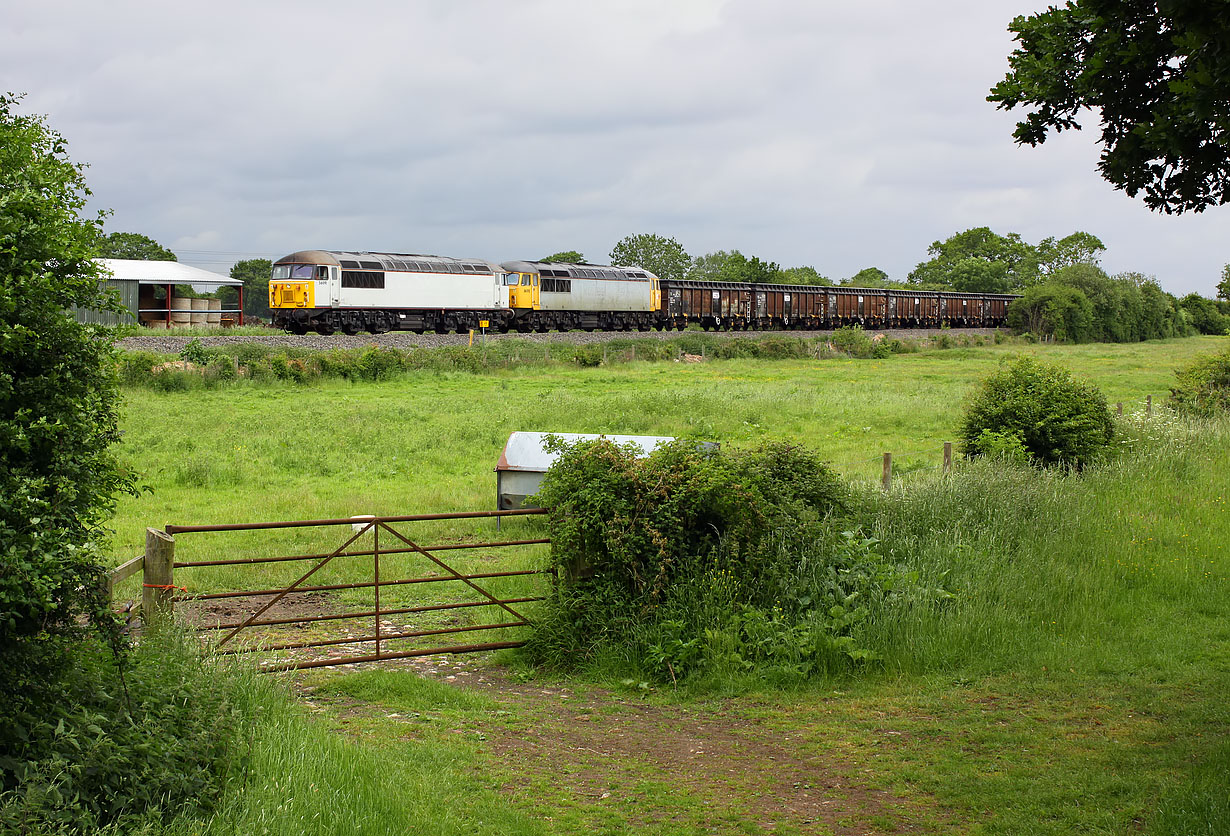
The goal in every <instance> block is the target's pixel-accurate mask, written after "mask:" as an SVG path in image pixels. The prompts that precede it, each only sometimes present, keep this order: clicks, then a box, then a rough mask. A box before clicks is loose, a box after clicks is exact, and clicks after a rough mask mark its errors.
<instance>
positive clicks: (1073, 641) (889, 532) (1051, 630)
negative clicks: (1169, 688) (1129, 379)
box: [865, 416, 1230, 675]
mask: <svg viewBox="0 0 1230 836" xmlns="http://www.w3.org/2000/svg"><path fill="white" fill-rule="evenodd" d="M1121 435H1122V437H1123V441H1125V442H1127V443H1128V444H1129V445H1130V446H1131V448H1132V449H1130V450H1127V451H1125V452H1124V453H1123V454H1121V455H1119V456H1116V457H1114V458H1112V459H1111V460H1109V461H1105V462H1102V463H1100V464H1098V465H1095V466H1093V467H1090V468H1088V469H1087V470H1086V471H1084V472H1083V473H1081V474H1080V475H1079V476H1077V475H1071V474H1064V473H1060V472H1047V471H1038V470H1036V469H1034V468H1030V467H1027V466H1016V465H1012V464H1010V463H1005V462H995V461H984V462H978V463H970V464H966V465H964V466H963V467H962V468H961V469H960V471H959V472H958V473H957V474H956V475H955V476H953V477H951V478H932V479H930V480H927V481H925V482H918V483H915V484H913V485H911V486H910V487H908V488H906V489H903V490H898V491H895V492H893V493H891V494H889V495H887V496H878V495H876V494H874V493H873V494H870V496H871V497H872V498H871V499H870V501H869V512H870V514H871V516H872V519H873V521H874V522H873V526H874V528H873V531H874V532H875V534H876V536H877V537H878V538H879V539H880V540H881V541H882V543H883V544H884V546H885V548H886V549H888V550H889V553H890V554H891V556H892V557H893V559H894V560H897V561H899V562H900V563H901V564H902V565H904V566H905V567H906V568H907V569H908V570H909V571H912V572H917V573H918V575H919V576H920V577H921V578H922V579H923V580H924V582H930V583H936V584H938V583H943V584H944V585H945V587H946V588H948V589H949V590H951V591H952V592H953V593H955V597H954V598H952V599H947V600H945V601H943V602H942V603H936V604H933V605H931V606H925V607H912V608H909V609H902V610H885V611H883V612H882V614H881V617H880V618H879V619H877V620H874V621H872V622H869V623H868V624H867V625H866V628H865V629H866V630H867V634H866V636H865V640H866V641H867V642H869V643H870V644H871V645H872V646H875V647H877V648H879V649H880V650H881V652H882V653H883V654H884V655H885V659H886V664H887V665H888V666H889V667H890V668H892V669H895V670H899V671H902V672H910V673H920V672H927V671H934V670H965V671H970V672H975V673H985V672H991V671H1003V670H1021V669H1025V670H1029V669H1040V668H1044V667H1045V668H1049V669H1062V670H1069V669H1072V668H1076V669H1080V670H1082V671H1086V672H1127V671H1139V670H1145V669H1147V670H1150V671H1153V672H1155V673H1158V674H1159V675H1160V674H1161V673H1162V672H1165V671H1167V670H1172V669H1175V668H1176V667H1178V668H1182V667H1185V666H1186V665H1189V664H1190V663H1191V662H1192V661H1193V658H1194V657H1195V656H1198V655H1199V654H1202V653H1206V652H1207V645H1206V643H1205V642H1203V641H1194V640H1193V637H1192V635H1191V632H1190V631H1193V630H1194V631H1197V632H1201V631H1205V630H1208V631H1212V632H1213V633H1224V632H1225V628H1224V626H1222V625H1221V624H1220V621H1221V618H1222V617H1223V616H1224V613H1223V612H1222V611H1223V609H1224V603H1225V596H1226V592H1227V574H1228V567H1227V565H1226V562H1225V558H1224V555H1223V554H1222V552H1221V549H1222V544H1223V543H1224V538H1225V536H1226V534H1227V533H1228V532H1227V527H1226V525H1225V523H1224V518H1222V517H1220V516H1219V515H1220V514H1224V508H1225V501H1226V498H1227V497H1230V468H1227V467H1226V456H1225V453H1224V450H1225V445H1226V442H1227V441H1228V440H1230V430H1228V428H1227V426H1226V424H1225V422H1219V423H1200V424H1192V423H1183V422H1178V421H1175V420H1173V419H1171V418H1168V417H1165V416H1159V417H1157V418H1154V419H1153V420H1152V421H1150V422H1145V423H1139V422H1138V423H1136V424H1135V425H1134V426H1133V425H1132V423H1131V421H1130V420H1129V421H1124V422H1122V424H1121ZM1176 621H1177V622H1180V623H1183V624H1184V625H1185V629H1184V630H1175V629H1173V624H1174V623H1175V622H1176Z"/></svg>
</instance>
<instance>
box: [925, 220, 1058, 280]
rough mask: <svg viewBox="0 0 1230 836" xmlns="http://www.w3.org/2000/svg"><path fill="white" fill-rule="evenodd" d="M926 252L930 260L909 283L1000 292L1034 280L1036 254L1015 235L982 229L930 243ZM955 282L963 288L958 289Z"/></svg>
mask: <svg viewBox="0 0 1230 836" xmlns="http://www.w3.org/2000/svg"><path fill="white" fill-rule="evenodd" d="M927 253H928V254H929V255H930V256H931V260H930V261H924V262H922V263H921V264H919V265H918V266H917V267H915V268H914V269H913V270H912V271H911V272H910V275H909V280H910V282H911V283H912V284H917V285H928V286H937V287H953V288H956V289H958V290H970V291H972V290H982V291H985V292H994V293H999V292H1005V291H1008V290H1014V289H1017V288H1021V287H1027V286H1029V285H1030V284H1033V283H1034V281H1036V279H1037V273H1038V267H1037V252H1036V250H1035V249H1034V248H1033V247H1031V246H1030V245H1029V244H1027V243H1025V242H1024V241H1023V240H1021V236H1020V235H1017V234H1016V233H1015V232H1010V233H1008V234H1007V235H998V234H996V233H994V232H992V231H991V230H990V229H988V228H987V227H985V226H981V227H976V228H974V229H967V230H965V231H964V232H958V233H957V234H956V235H953V236H952V237H950V238H949V239H948V240H946V241H936V242H934V243H932V245H931V246H930V247H928V248H927ZM975 262H982V263H981V264H977V263H975ZM958 281H959V282H961V283H962V284H963V285H966V286H964V287H957V282H958Z"/></svg>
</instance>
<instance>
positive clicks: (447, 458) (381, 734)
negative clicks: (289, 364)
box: [111, 338, 1230, 834]
mask: <svg viewBox="0 0 1230 836" xmlns="http://www.w3.org/2000/svg"><path fill="white" fill-rule="evenodd" d="M1223 343H1224V340H1218V339H1216V338H1197V339H1187V340H1173V341H1163V342H1150V343H1144V344H1136V345H1083V346H1058V347H1057V346H1036V345H1035V346H1024V345H1014V346H986V347H981V348H956V349H950V350H946V351H939V350H932V351H926V352H922V353H918V354H902V355H895V356H892V357H889V358H887V359H883V360H853V359H824V360H815V361H803V360H791V361H765V360H722V361H712V360H711V361H709V362H705V363H696V364H684V363H672V362H660V363H641V362H634V363H623V364H618V365H611V366H600V367H593V368H574V367H568V366H564V365H550V366H543V367H524V368H518V367H511V368H505V369H496V370H490V371H486V372H482V373H468V372H450V371H429V372H422V373H414V374H408V375H402V376H398V377H396V378H394V379H391V380H384V381H379V382H357V383H351V382H341V381H317V382H313V383H311V384H307V385H303V384H299V385H296V384H293V383H289V382H268V383H264V382H262V383H255V382H251V381H236V382H234V383H233V384H226V385H222V386H219V387H217V388H211V389H205V390H196V391H186V392H158V391H153V390H150V389H146V388H130V389H127V390H126V398H127V404H126V412H125V417H124V422H123V425H124V431H125V435H124V442H123V445H122V449H121V455H122V457H123V459H124V460H125V461H126V462H127V463H128V464H130V466H132V467H133V468H135V469H136V470H137V471H138V472H139V473H140V474H141V482H142V484H144V485H147V486H148V487H149V490H148V491H146V492H144V493H143V494H142V495H141V496H139V497H135V498H128V499H125V500H123V501H122V502H121V505H120V507H119V509H118V513H117V517H116V520H115V534H114V536H113V538H112V543H111V552H112V558H113V562H115V563H117V564H118V563H119V562H121V561H123V560H125V559H127V558H128V557H131V556H132V555H134V554H136V553H138V552H139V551H140V550H141V547H142V544H143V542H144V534H143V532H144V529H145V527H146V526H155V527H161V526H162V525H165V524H166V523H175V524H193V523H232V522H259V521H267V520H282V519H288V520H289V519H311V518H330V517H348V516H351V515H355V514H388V515H393V514H409V513H430V512H443V511H458V510H482V509H488V508H490V507H492V504H493V501H494V474H493V473H492V468H493V467H494V464H495V462H496V459H497V458H498V456H499V452H500V450H501V448H502V446H503V443H504V441H505V440H506V439H507V436H508V433H509V432H512V431H514V430H541V431H548V430H549V431H557V432H592V433H599V432H602V433H612V434H616V433H618V434H646V435H674V436H686V437H694V438H699V439H705V440H716V441H719V442H721V443H722V444H723V445H733V446H741V447H746V446H755V445H756V444H758V443H759V442H761V441H764V440H769V439H785V440H790V441H795V442H799V443H802V444H806V445H808V446H810V447H812V448H813V449H816V450H818V451H819V452H820V453H821V454H822V456H823V457H824V458H825V459H827V460H828V461H829V462H830V463H831V464H832V466H833V467H834V468H835V469H836V470H838V471H839V472H840V473H842V474H843V475H845V476H846V477H847V478H849V479H850V480H851V481H852V482H854V483H855V484H856V485H860V486H862V487H864V488H865V489H866V490H865V492H864V494H863V495H864V496H865V497H866V499H865V502H866V507H867V509H868V514H869V515H870V516H869V519H871V520H872V524H871V527H870V530H869V531H868V532H866V533H868V534H869V535H872V536H875V537H877V538H879V540H880V541H881V542H882V543H884V544H885V545H886V547H887V548H888V549H889V550H890V552H891V553H892V554H893V556H894V558H895V559H897V560H899V561H900V562H901V564H902V565H903V566H907V567H908V568H909V569H910V570H911V571H913V572H915V573H918V574H919V575H922V576H927V577H930V578H933V579H935V580H936V582H937V583H942V584H943V585H944V586H945V588H946V589H948V590H951V592H952V595H953V597H952V599H951V601H949V602H947V603H946V604H945V605H944V606H943V607H930V608H927V607H920V608H918V609H917V610H912V611H907V612H902V613H898V614H895V615H894V616H893V617H892V618H890V619H885V620H883V621H877V622H873V623H869V624H867V625H865V626H864V627H863V630H864V631H865V632H864V638H865V639H866V640H867V641H869V642H872V643H874V644H875V646H876V647H878V648H880V649H881V652H882V655H883V657H884V658H883V661H882V663H881V664H880V665H878V666H875V667H869V668H866V669H863V670H861V671H859V672H858V673H856V674H852V675H849V676H844V677H838V678H831V679H824V680H822V681H816V682H813V683H810V684H809V685H807V686H805V687H802V688H792V689H788V690H782V689H773V688H766V687H764V686H763V685H760V686H758V685H756V684H755V683H747V682H738V681H731V682H729V683H726V684H725V685H724V686H723V685H719V686H717V687H716V688H710V689H708V690H705V691H699V692H698V691H688V690H686V689H685V690H680V691H675V690H672V689H669V688H654V687H648V685H647V683H645V682H642V681H640V680H639V679H638V678H637V677H636V676H635V675H634V674H635V671H624V670H619V669H618V667H617V666H613V667H611V668H610V669H609V670H603V671H596V672H592V673H591V674H590V675H588V676H584V677H581V678H572V679H565V680H560V679H558V678H556V677H554V676H553V675H552V674H550V673H549V672H544V671H531V670H527V669H525V667H524V666H523V665H521V664H519V663H518V660H517V658H516V656H515V654H505V655H503V656H501V657H499V658H498V659H497V660H496V661H497V662H499V663H501V664H498V665H497V664H495V663H492V662H482V663H477V662H476V663H469V662H466V663H454V662H451V661H439V662H433V663H431V664H430V666H428V667H424V666H422V665H420V666H415V667H410V666H403V667H394V668H388V669H379V670H375V669H368V670H359V671H332V672H319V673H314V674H310V675H300V676H298V677H296V678H293V679H291V680H289V683H290V685H291V687H293V688H294V689H295V692H296V693H297V694H298V695H299V697H300V700H301V702H300V704H299V705H298V706H295V705H292V704H288V703H287V702H286V701H285V699H284V698H282V697H281V696H279V694H280V690H279V689H280V688H281V686H280V684H279V681H275V680H274V679H273V678H271V677H266V678H264V681H267V682H269V683H270V684H269V685H267V686H263V687H265V688H266V690H267V691H268V693H267V694H266V696H265V700H266V703H267V708H266V711H267V713H268V718H269V719H268V721H267V723H266V726H265V728H266V731H265V732H263V733H262V734H261V735H260V736H259V737H258V738H257V739H256V740H254V741H253V744H252V745H253V752H254V770H253V775H252V776H250V777H249V778H248V779H247V780H246V781H245V782H244V784H243V785H242V786H241V787H236V788H234V789H233V790H232V791H231V792H230V793H229V794H228V795H227V796H226V798H225V800H224V804H223V807H222V809H221V811H220V812H219V813H218V814H217V815H216V816H215V817H214V818H213V820H211V821H210V822H207V823H200V822H194V821H190V820H186V819H185V820H180V821H176V822H172V823H171V824H169V825H168V826H167V827H166V829H165V830H166V832H173V833H231V832H268V833H299V832H320V833H325V832H330V833H334V832H336V833H364V834H366V833H373V834H375V833H402V832H410V831H411V830H416V831H417V832H424V833H453V832H491V833H571V832H580V831H582V830H587V831H593V832H599V833H603V832H609V833H617V832H629V831H631V832H646V833H700V832H721V833H893V832H904V831H906V830H911V831H915V832H945V833H947V832H955V833H972V834H983V833H987V834H990V833H1055V834H1060V833H1071V832H1089V833H1126V832H1141V831H1143V832H1146V833H1154V834H1163V833H1219V832H1226V828H1230V802H1227V800H1226V799H1227V798H1228V797H1230V787H1227V783H1226V778H1225V776H1226V774H1227V771H1228V770H1230V738H1228V736H1227V735H1228V732H1230V715H1228V712H1227V708H1226V700H1225V694H1226V693H1227V692H1228V691H1230V688H1228V686H1230V651H1228V650H1227V646H1228V645H1227V642H1228V641H1230V634H1228V633H1227V626H1226V625H1227V624H1230V603H1228V599H1230V596H1228V595H1227V594H1226V593H1227V583H1228V580H1230V559H1228V558H1227V556H1226V555H1225V553H1224V550H1223V547H1222V544H1223V543H1224V542H1225V540H1226V537H1227V535H1228V534H1230V526H1228V525H1227V522H1226V506H1225V502H1226V498H1227V497H1228V496H1230V454H1227V453H1226V452H1225V451H1226V450H1227V443H1226V442H1227V441H1230V428H1228V427H1227V426H1226V425H1225V424H1224V423H1223V424H1216V423H1214V424H1203V425H1191V424H1186V423H1184V422H1178V421H1175V420H1173V419H1171V418H1170V417H1169V416H1168V415H1166V414H1164V413H1163V412H1162V410H1161V409H1160V407H1158V408H1157V411H1156V413H1155V415H1154V416H1153V417H1152V418H1149V419H1146V418H1145V417H1144V416H1143V415H1142V414H1141V413H1142V411H1143V402H1144V399H1145V397H1146V396H1147V395H1152V396H1153V398H1154V401H1155V402H1158V401H1160V400H1161V399H1162V398H1163V397H1164V395H1165V393H1166V391H1167V388H1168V386H1169V385H1171V383H1172V382H1173V370H1174V369H1175V368H1176V367H1178V366H1180V365H1183V364H1185V363H1186V362H1188V361H1189V360H1190V359H1191V358H1193V357H1194V356H1196V355H1198V354H1202V353H1209V352H1211V351H1214V350H1219V349H1221V348H1222V345H1223ZM1020 352H1027V353H1035V354H1040V355H1043V356H1045V357H1046V358H1047V359H1049V360H1052V361H1056V362H1060V363H1063V364H1064V365H1067V366H1068V367H1070V368H1071V369H1072V370H1073V371H1074V372H1075V373H1076V374H1077V375H1078V376H1082V377H1085V378H1087V379H1090V380H1092V381H1093V382H1095V383H1097V384H1098V385H1099V386H1100V387H1101V388H1102V390H1103V392H1104V393H1105V395H1106V397H1107V399H1108V400H1109V401H1110V402H1111V403H1112V404H1113V403H1115V402H1123V403H1124V404H1125V408H1126V411H1127V413H1128V416H1127V417H1126V418H1125V419H1124V420H1123V421H1122V422H1121V430H1122V434H1121V438H1122V439H1123V440H1124V441H1125V442H1126V443H1125V444H1124V445H1123V446H1124V452H1123V454H1122V455H1121V456H1118V457H1116V458H1115V459H1114V460H1112V461H1110V462H1108V463H1106V464H1104V465H1099V466H1098V467H1095V468H1092V469H1090V471H1088V472H1086V473H1085V474H1082V475H1080V476H1053V475H1044V474H1038V473H1034V472H1032V471H1029V470H1028V469H1026V470H1017V469H1012V468H1005V467H994V466H992V467H988V466H972V465H964V464H962V463H959V464H958V469H957V473H956V474H955V476H954V477H953V478H951V479H944V478H943V477H942V476H941V474H940V473H939V470H938V466H939V464H940V456H941V451H942V446H943V443H944V442H945V441H950V440H953V438H954V437H955V428H956V424H957V421H958V418H959V414H960V408H961V404H962V402H963V401H964V399H965V398H966V397H967V395H968V393H969V392H970V391H971V389H972V387H973V386H974V385H976V383H977V382H978V381H979V380H980V379H981V378H982V377H983V376H985V375H986V374H987V373H988V372H989V371H991V370H992V369H993V368H994V367H995V366H996V364H997V363H998V362H999V360H1000V359H1001V358H1002V357H1004V356H1006V355H1009V354H1014V353H1020ZM886 451H891V452H893V453H894V455H895V458H896V462H897V470H896V472H897V474H898V480H897V483H896V484H895V486H894V489H893V491H892V492H890V493H889V494H888V495H887V496H883V495H881V494H880V493H879V491H878V490H877V489H876V488H875V485H876V483H877V482H878V479H879V475H880V458H881V454H882V453H883V452H886ZM491 528H492V526H491V524H490V523H483V524H475V523H464V524H463V523H441V524H434V525H432V526H431V527H430V528H429V527H428V526H427V525H426V524H416V526H415V527H414V528H413V531H414V532H415V534H416V535H417V536H420V537H422V538H423V539H424V541H430V542H442V541H450V540H459V539H464V538H476V537H480V536H481V537H489V536H491V535H492V534H493V533H494V532H492V531H491V530H490V529H491ZM506 528H507V529H509V530H507V531H505V534H507V535H509V536H512V534H515V535H516V536H518V537H520V536H523V535H526V536H530V535H536V534H538V533H540V532H541V530H542V523H541V522H540V521H538V520H529V519H527V520H518V521H509V522H508V523H507V524H506ZM510 531H511V532H512V534H510ZM198 537H199V538H200V539H199V540H198V539H196V538H198ZM313 538H315V539H313ZM179 539H180V540H181V543H180V549H181V552H182V559H216V558H218V557H220V556H225V555H229V554H233V553H236V552H238V551H243V552H244V553H250V552H253V551H261V550H268V551H271V552H281V553H293V552H296V551H298V550H311V549H313V548H317V547H319V546H320V540H319V535H318V534H315V533H311V532H309V531H306V530H297V531H294V532H290V533H287V534H284V535H278V536H263V537H258V536H256V535H250V534H226V535H221V534H219V535H187V536H181V538H179ZM333 541H334V542H333V545H334V546H336V545H337V541H338V538H337V536H336V533H334V535H333ZM496 559H499V560H504V558H503V557H499V558H497V557H496V556H495V555H491V554H481V553H480V554H478V555H475V556H473V557H470V558H466V559H464V560H462V561H460V562H459V564H458V565H459V567H465V568H470V567H477V566H483V565H490V563H491V562H492V561H493V560H496ZM540 559H541V554H540V553H536V552H535V551H534V549H532V548H531V549H524V550H523V551H521V552H518V553H517V554H516V556H513V557H510V558H508V559H507V560H508V564H507V565H512V566H532V565H535V562H536V561H538V560H540ZM406 562H407V566H406V567H405V568H407V569H408V568H409V567H408V563H409V559H406ZM501 565H505V564H504V563H501ZM402 568H403V567H401V566H399V565H397V564H390V568H389V571H390V572H392V571H397V570H400V569H402ZM291 571H292V570H289V569H281V568H277V569H268V568H266V569H264V570H261V573H260V576H259V583H260V584H265V583H273V582H275V581H279V580H282V579H284V578H286V577H288V576H289V574H290V573H291ZM360 571H361V570H360V569H347V568H344V567H340V566H339V567H338V568H337V569H336V574H334V575H332V576H330V577H331V578H333V579H346V578H352V577H357V573H359V572H360ZM252 582H253V580H252V576H251V570H250V569H249V570H247V574H246V575H245V574H244V572H243V571H241V570H237V569H213V570H189V571H184V572H182V573H181V574H179V575H177V577H176V583H180V584H184V585H186V586H188V587H189V588H190V589H192V590H194V591H195V590H203V589H215V588H226V587H238V588H243V587H245V586H249V587H250V586H251V585H252ZM519 583H520V582H517V583H513V584H510V586H509V587H508V589H509V590H510V591H513V592H515V591H517V590H518V589H521V588H522V587H520V586H519V585H518V584H519ZM135 594H136V587H135V582H130V583H129V584H127V585H125V586H121V588H120V589H119V591H118V595H119V597H121V598H123V597H124V596H126V595H127V596H133V595H135ZM343 597H345V596H343ZM346 600H347V602H349V603H357V602H358V597H357V595H356V596H351V597H350V598H348V599H346ZM428 671H434V672H435V674H436V675H434V676H433V675H428V676H421V675H420V673H426V672H428ZM449 671H455V672H456V673H457V674H458V675H457V676H456V677H455V678H454V680H451V682H454V683H455V682H457V681H471V682H477V681H478V680H484V681H485V682H486V685H485V686H484V687H471V688H461V687H458V686H457V685H456V684H448V683H449V682H450V680H444V681H441V680H442V679H443V675H444V674H447V673H448V672H449ZM630 674H632V676H631V678H629V675H630ZM467 677H468V678H469V679H467ZM714 723H716V724H717V725H719V726H721V727H722V728H723V729H724V731H722V732H721V733H719V732H717V731H715V730H714V729H713V727H712V726H713V724H714ZM598 729H605V730H606V733H604V734H599V733H597V731H596V730H598ZM591 730H595V731H593V732H591ZM706 730H707V731H706ZM626 735H632V739H633V740H634V741H639V743H640V746H632V747H629V748H627V749H620V747H619V744H618V743H617V742H616V741H618V740H621V739H624V738H625V736H626ZM638 735H639V736H638ZM680 735H683V736H684V737H686V738H687V740H690V741H692V743H693V744H694V745H693V746H692V749H693V750H695V749H696V748H697V747H698V746H699V747H700V748H701V749H702V750H703V749H704V748H705V747H710V749H711V754H710V755H709V757H708V758H706V757H705V755H704V752H703V751H702V754H701V755H699V756H698V755H696V754H695V751H692V753H691V754H686V753H685V754H682V755H681V754H679V752H677V751H675V750H672V749H670V741H675V742H676V743H678V742H679V739H680ZM706 735H708V737H706ZM527 741H531V742H534V741H536V742H534V743H533V745H530V744H529V743H527ZM787 741H789V742H787ZM681 745H682V744H681ZM757 747H759V748H757ZM749 749H750V750H754V751H760V752H762V753H763V754H765V757H763V758H759V759H756V760H755V761H754V762H753V761H748V760H745V759H744V758H743V754H742V753H744V752H746V751H748V750H749ZM587 752H589V753H598V754H587ZM769 758H771V759H774V760H776V761H777V762H779V763H780V769H778V768H773V769H768V768H766V767H765V766H764V764H766V763H769V762H770V761H769V760H768V759H769ZM731 764H733V767H732V768H730V769H727V766H728V765H731ZM726 772H729V773H730V775H729V776H726V775H725V773H726ZM710 773H712V774H710ZM736 773H737V774H736ZM698 775H705V776H707V777H703V778H702V777H697V776H698Z"/></svg>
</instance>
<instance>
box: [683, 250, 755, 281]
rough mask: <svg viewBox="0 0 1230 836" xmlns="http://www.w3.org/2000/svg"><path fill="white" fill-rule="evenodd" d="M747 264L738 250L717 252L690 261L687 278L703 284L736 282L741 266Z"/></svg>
mask: <svg viewBox="0 0 1230 836" xmlns="http://www.w3.org/2000/svg"><path fill="white" fill-rule="evenodd" d="M746 262H747V259H746V258H745V257H744V256H743V253H741V252H739V251H738V250H730V251H729V252H728V251H726V250H718V251H717V252H712V253H705V254H704V255H698V256H696V258H694V259H692V265H691V267H690V268H689V269H688V278H689V279H695V280H696V281H703V282H737V281H740V279H739V278H738V276H739V275H740V273H741V270H742V265H743V264H745V263H746Z"/></svg>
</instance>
